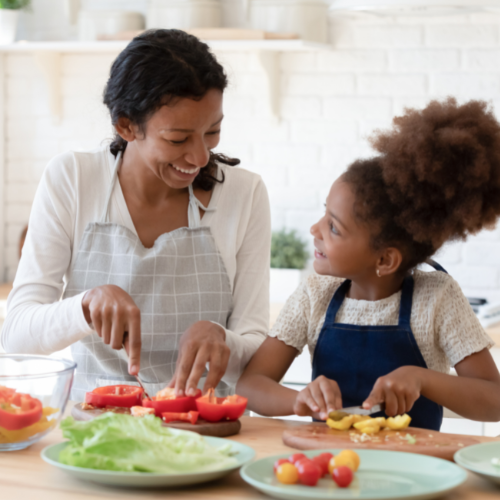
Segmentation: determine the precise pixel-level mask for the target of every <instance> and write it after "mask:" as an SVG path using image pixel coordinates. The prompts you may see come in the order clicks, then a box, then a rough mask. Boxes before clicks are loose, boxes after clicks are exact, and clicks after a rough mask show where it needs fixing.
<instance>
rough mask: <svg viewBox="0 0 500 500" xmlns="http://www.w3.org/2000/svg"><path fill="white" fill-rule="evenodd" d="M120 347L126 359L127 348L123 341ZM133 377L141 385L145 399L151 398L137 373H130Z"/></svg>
mask: <svg viewBox="0 0 500 500" xmlns="http://www.w3.org/2000/svg"><path fill="white" fill-rule="evenodd" d="M122 348H123V352H124V353H125V357H126V358H127V360H128V354H127V349H125V343H123V344H122ZM132 376H133V377H135V379H136V380H137V382H138V383H139V385H140V386H141V388H142V390H143V393H142V394H143V396H144V397H145V398H146V399H151V397H150V396H149V394H148V393H147V392H146V388H145V387H144V385H142V382H141V379H140V378H139V374H137V375H132Z"/></svg>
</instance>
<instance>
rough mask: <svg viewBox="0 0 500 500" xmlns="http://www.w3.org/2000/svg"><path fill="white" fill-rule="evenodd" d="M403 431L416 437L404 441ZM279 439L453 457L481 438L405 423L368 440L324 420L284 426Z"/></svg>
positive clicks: (309, 446)
mask: <svg viewBox="0 0 500 500" xmlns="http://www.w3.org/2000/svg"><path fill="white" fill-rule="evenodd" d="M407 434H410V435H411V436H413V437H414V438H415V439H416V443H415V444H409V443H408V440H407V439H405V436H406V435H407ZM283 442H284V443H285V444H286V445H287V446H290V447H292V448H297V449H299V450H318V449H322V448H341V449H346V448H350V449H354V448H362V449H375V450H390V451H405V452H409V453H419V454H422V455H430V456H432V457H438V458H444V459H445V460H451V461H453V455H454V454H455V452H456V451H458V450H460V449H461V448H464V447H465V446H470V445H472V444H478V443H480V442H481V441H480V440H479V439H476V438H475V437H474V436H463V435H459V434H444V433H442V432H437V431H429V430H427V429H418V428H416V427H408V429H405V430H404V431H380V432H379V433H378V434H375V435H373V437H371V438H370V440H366V441H361V433H360V432H359V431H356V430H355V429H349V430H347V431H338V430H336V429H330V428H329V427H328V426H327V425H326V424H310V425H303V426H300V427H292V428H290V429H286V430H285V431H284V432H283Z"/></svg>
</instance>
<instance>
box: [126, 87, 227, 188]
mask: <svg viewBox="0 0 500 500" xmlns="http://www.w3.org/2000/svg"><path fill="white" fill-rule="evenodd" d="M222 118H223V114H222V92H221V91H219V90H216V89H211V90H209V91H208V92H207V93H206V94H205V95H204V96H203V98H202V99H200V100H199V101H195V100H193V99H188V98H182V99H179V100H178V101H177V102H174V104H172V105H169V106H162V107H161V108H160V109H159V110H158V111H156V112H155V113H154V114H153V115H152V116H151V118H150V119H149V120H148V121H147V123H146V125H145V131H144V133H141V131H140V130H139V129H138V127H136V126H134V125H129V127H130V130H131V131H132V132H133V133H132V136H131V137H132V141H130V139H129V138H128V137H124V139H125V140H128V141H129V145H128V147H127V150H128V149H129V147H131V146H132V147H131V149H133V150H134V157H137V156H138V157H139V158H138V159H139V160H140V161H141V163H143V164H144V166H145V167H147V168H148V170H149V171H150V172H151V173H153V174H154V175H155V176H156V177H157V178H159V179H161V180H162V181H163V182H164V183H165V184H167V185H168V186H170V187H171V188H174V189H184V188H186V187H187V186H189V185H190V184H192V182H193V181H194V179H195V177H196V176H197V175H198V174H199V172H200V169H201V168H203V167H205V166H206V164H207V163H208V160H209V154H210V151H211V150H212V149H213V148H215V147H216V146H217V145H218V144H219V139H220V129H221V122H222ZM122 137H123V134H122Z"/></svg>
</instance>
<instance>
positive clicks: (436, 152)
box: [344, 98, 500, 265]
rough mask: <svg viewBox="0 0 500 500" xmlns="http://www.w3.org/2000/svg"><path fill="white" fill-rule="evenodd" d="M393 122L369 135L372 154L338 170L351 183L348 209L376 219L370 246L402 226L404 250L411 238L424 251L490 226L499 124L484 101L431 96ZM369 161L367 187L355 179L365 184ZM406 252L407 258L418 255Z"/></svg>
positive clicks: (498, 203) (499, 200)
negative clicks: (343, 171)
mask: <svg viewBox="0 0 500 500" xmlns="http://www.w3.org/2000/svg"><path fill="white" fill-rule="evenodd" d="M393 125H394V126H393V129H392V130H391V131H388V132H377V133H376V134H375V135H374V136H373V137H372V138H371V143H372V145H373V147H374V148H375V150H377V151H378V152H379V153H380V156H378V157H376V158H373V159H371V160H367V161H363V160H361V161H357V162H355V164H353V165H352V166H351V167H350V168H349V169H348V171H347V172H346V174H344V175H345V180H346V181H348V182H351V183H352V184H353V185H354V188H355V192H356V197H357V205H358V206H357V207H356V213H357V214H358V215H359V216H360V217H361V218H362V219H364V220H365V221H367V222H376V223H377V224H376V226H378V227H379V232H378V234H377V235H376V236H375V240H376V241H377V243H378V244H377V246H379V245H380V244H381V243H385V244H397V243H398V242H397V241H394V236H395V235H396V234H400V235H401V234H402V233H401V232H403V233H407V234H406V236H405V237H402V238H397V239H398V240H399V239H401V243H402V244H403V246H404V247H405V250H407V251H408V250H410V248H408V244H411V241H413V243H412V244H411V245H410V246H414V245H416V246H417V247H420V248H421V249H423V248H424V247H427V248H428V252H425V253H429V255H427V256H425V258H427V257H429V256H430V255H432V253H434V252H435V251H436V250H437V249H438V248H439V247H440V246H441V245H442V244H443V243H444V242H446V241H448V240H454V239H465V238H466V237H467V235H468V234H474V233H477V232H478V231H480V230H481V229H483V228H484V227H491V226H493V224H494V223H495V222H496V219H497V217H498V216H499V215H500V124H499V123H498V121H497V120H496V118H495V117H494V116H493V113H492V110H491V109H489V107H488V104H487V103H485V102H483V101H470V102H468V103H466V104H463V105H461V106H460V105H458V104H457V101H456V100H455V99H453V98H448V99H447V100H445V101H443V102H439V101H432V102H431V103H430V104H429V105H428V106H427V107H426V108H425V109H423V110H420V111H419V110H415V109H407V110H405V114H404V115H403V116H400V117H396V118H394V120H393ZM372 169H376V170H378V172H377V174H376V175H375V177H377V178H378V182H376V183H374V184H373V185H372V187H373V188H374V189H375V192H374V191H372V190H371V189H370V191H371V192H367V191H368V190H369V186H367V185H365V186H363V187H361V186H360V185H359V183H363V177H364V178H365V179H366V180H367V181H368V184H372V183H371V182H370V181H369V180H368V179H367V177H373V174H375V172H372V173H371V175H367V174H368V171H369V170H372ZM350 170H351V172H349V171H350ZM363 171H364V173H363ZM365 176H366V177H365ZM373 180H375V179H373ZM361 193H363V195H362V194H361ZM360 196H363V198H364V199H363V198H360ZM366 196H368V199H367V198H366ZM381 202H383V203H381ZM374 209H375V210H374ZM381 211H382V213H381ZM405 240H406V241H405ZM405 253H406V252H405ZM410 253H412V252H411V250H410ZM417 253H420V254H421V252H417ZM407 257H408V258H409V262H408V264H410V263H411V265H416V264H418V263H420V262H422V261H423V260H425V258H424V256H423V255H420V256H419V257H417V256H416V255H415V256H413V257H414V258H412V256H411V255H407ZM415 258H416V260H418V261H419V262H414V260H415Z"/></svg>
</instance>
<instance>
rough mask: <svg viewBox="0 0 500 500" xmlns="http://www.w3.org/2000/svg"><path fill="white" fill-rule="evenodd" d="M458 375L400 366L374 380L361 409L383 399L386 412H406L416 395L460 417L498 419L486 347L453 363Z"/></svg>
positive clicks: (498, 383) (499, 386) (499, 397)
mask: <svg viewBox="0 0 500 500" xmlns="http://www.w3.org/2000/svg"><path fill="white" fill-rule="evenodd" d="M455 369H456V371H457V374H458V377H457V376H454V375H448V374H446V373H440V372H437V371H434V370H429V369H426V368H420V367H418V366H403V367H401V368H398V369H397V370H394V371H393V372H391V373H389V374H388V375H386V376H384V377H380V378H379V379H378V380H377V382H376V383H375V385H374V387H373V390H372V392H371V393H370V395H369V397H368V398H367V399H366V401H365V402H364V404H363V406H364V407H365V408H371V407H372V406H373V405H375V404H377V403H380V402H382V401H385V403H386V413H387V415H391V416H392V415H399V414H403V413H407V412H408V411H409V410H410V409H411V407H412V406H413V403H414V402H415V401H416V400H417V399H418V397H419V396H420V395H422V396H425V397H426V398H428V399H430V400H432V401H434V402H435V403H438V404H440V405H442V406H444V407H446V408H448V409H450V410H452V411H454V412H455V413H458V414H459V415H461V416H462V417H465V418H468V419H471V420H479V421H483V422H497V421H499V420H500V374H499V373H498V369H497V367H496V365H495V363H494V361H493V358H492V357H491V354H490V352H489V351H488V349H483V350H482V351H480V352H477V353H474V354H471V355H470V356H467V357H466V358H465V359H463V360H462V361H460V362H459V363H457V364H456V365H455Z"/></svg>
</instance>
